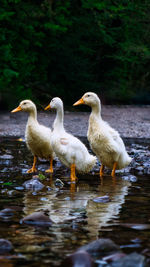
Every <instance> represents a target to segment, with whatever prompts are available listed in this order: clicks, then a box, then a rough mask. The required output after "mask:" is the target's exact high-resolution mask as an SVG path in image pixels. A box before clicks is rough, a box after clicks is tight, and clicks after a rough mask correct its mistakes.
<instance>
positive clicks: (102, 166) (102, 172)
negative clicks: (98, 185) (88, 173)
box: [99, 164, 105, 177]
mask: <svg viewBox="0 0 150 267" xmlns="http://www.w3.org/2000/svg"><path fill="white" fill-rule="evenodd" d="M104 167H105V166H104V165H103V164H102V165H101V167H100V171H99V174H100V177H102V176H103V175H104Z"/></svg>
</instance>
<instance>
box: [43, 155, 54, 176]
mask: <svg viewBox="0 0 150 267" xmlns="http://www.w3.org/2000/svg"><path fill="white" fill-rule="evenodd" d="M45 172H50V173H53V158H52V157H51V158H50V168H49V169H48V170H46V171H45Z"/></svg>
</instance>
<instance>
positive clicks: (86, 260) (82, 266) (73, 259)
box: [61, 251, 94, 267]
mask: <svg viewBox="0 0 150 267" xmlns="http://www.w3.org/2000/svg"><path fill="white" fill-rule="evenodd" d="M66 266H68V267H94V262H93V260H92V258H91V256H90V255H89V253H87V252H86V251H77V252H75V253H73V254H71V255H70V256H68V257H67V258H66V259H65V260H64V261H63V262H62V264H61V267H66Z"/></svg>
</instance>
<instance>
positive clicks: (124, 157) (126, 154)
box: [118, 153, 132, 169]
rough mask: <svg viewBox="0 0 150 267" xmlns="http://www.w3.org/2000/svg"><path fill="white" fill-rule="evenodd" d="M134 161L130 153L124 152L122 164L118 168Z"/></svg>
mask: <svg viewBox="0 0 150 267" xmlns="http://www.w3.org/2000/svg"><path fill="white" fill-rule="evenodd" d="M131 161H132V158H131V157H130V156H129V155H128V153H125V154H122V157H121V162H120V166H118V167H119V168H118V169H122V168H125V167H127V166H128V165H129V164H130V162H131Z"/></svg>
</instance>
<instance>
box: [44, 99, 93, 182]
mask: <svg viewBox="0 0 150 267" xmlns="http://www.w3.org/2000/svg"><path fill="white" fill-rule="evenodd" d="M51 108H52V109H56V112H57V113H56V118H55V121H54V124H53V131H52V136H51V144H52V148H53V150H54V151H55V153H56V156H58V158H59V159H60V161H61V162H62V163H63V164H64V165H66V166H67V167H68V168H70V169H71V176H70V178H71V182H75V181H76V174H75V170H77V171H78V172H83V173H86V172H89V171H90V170H91V169H92V168H93V167H94V165H95V163H96V157H95V156H93V155H90V154H89V152H88V150H87V148H86V147H85V145H84V144H83V143H82V142H81V141H80V140H79V139H78V138H76V137H74V136H73V135H71V134H69V133H67V132H66V131H65V129H64V124H63V120H64V109H63V102H62V100H61V99H60V98H59V97H55V98H53V99H52V100H51V102H50V104H49V105H48V106H47V107H46V108H45V110H48V109H51Z"/></svg>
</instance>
